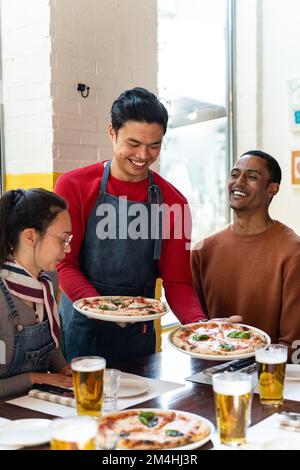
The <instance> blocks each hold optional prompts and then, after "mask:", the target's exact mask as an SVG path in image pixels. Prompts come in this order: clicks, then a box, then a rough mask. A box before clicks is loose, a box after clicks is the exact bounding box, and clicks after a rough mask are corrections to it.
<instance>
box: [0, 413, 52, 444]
mask: <svg viewBox="0 0 300 470" xmlns="http://www.w3.org/2000/svg"><path fill="white" fill-rule="evenodd" d="M50 424H51V420H50V419H17V420H16V421H11V422H10V423H7V424H2V426H0V444H2V445H5V446H20V447H26V446H37V445H40V444H45V443H46V442H49V441H50Z"/></svg>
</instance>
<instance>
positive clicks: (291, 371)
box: [285, 364, 300, 382]
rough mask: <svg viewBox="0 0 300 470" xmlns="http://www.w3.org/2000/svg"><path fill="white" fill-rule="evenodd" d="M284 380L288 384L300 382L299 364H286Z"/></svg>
mask: <svg viewBox="0 0 300 470" xmlns="http://www.w3.org/2000/svg"><path fill="white" fill-rule="evenodd" d="M285 380H288V381H289V382H300V366H299V364H287V366H286V371H285Z"/></svg>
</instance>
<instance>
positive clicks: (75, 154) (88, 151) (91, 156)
mask: <svg viewBox="0 0 300 470" xmlns="http://www.w3.org/2000/svg"><path fill="white" fill-rule="evenodd" d="M59 158H62V159H65V160H78V161H79V160H83V161H85V160H89V161H96V159H97V147H96V146H89V145H78V146H76V145H64V144H61V145H59Z"/></svg>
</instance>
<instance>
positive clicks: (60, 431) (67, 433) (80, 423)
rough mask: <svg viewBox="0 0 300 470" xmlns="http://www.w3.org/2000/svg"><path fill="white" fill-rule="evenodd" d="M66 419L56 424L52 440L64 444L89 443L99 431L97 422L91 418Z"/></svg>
mask: <svg viewBox="0 0 300 470" xmlns="http://www.w3.org/2000/svg"><path fill="white" fill-rule="evenodd" d="M78 418H79V419H78ZM86 418H87V417H86V416H85V417H77V418H66V419H62V420H59V422H56V423H54V426H53V430H52V439H56V440H57V441H62V442H77V443H80V442H87V441H89V440H90V439H93V438H94V437H95V436H96V434H97V430H98V426H97V422H96V421H95V420H93V418H91V420H90V419H89V418H87V419H86Z"/></svg>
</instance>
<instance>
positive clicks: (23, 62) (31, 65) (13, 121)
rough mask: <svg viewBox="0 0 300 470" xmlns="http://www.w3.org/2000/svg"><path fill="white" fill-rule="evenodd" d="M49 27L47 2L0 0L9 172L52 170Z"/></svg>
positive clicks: (7, 168) (6, 147) (7, 170)
mask: <svg viewBox="0 0 300 470" xmlns="http://www.w3.org/2000/svg"><path fill="white" fill-rule="evenodd" d="M49 30H50V11H49V2H48V0H26V1H22V0H2V1H1V32H2V69H3V99H4V131H5V167H6V172H7V173H31V172H49V171H52V169H53V157H52V142H53V135H52V134H53V130H52V127H53V125H52V100H51V87H50V84H51V69H50V50H51V40H50V36H49Z"/></svg>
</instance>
